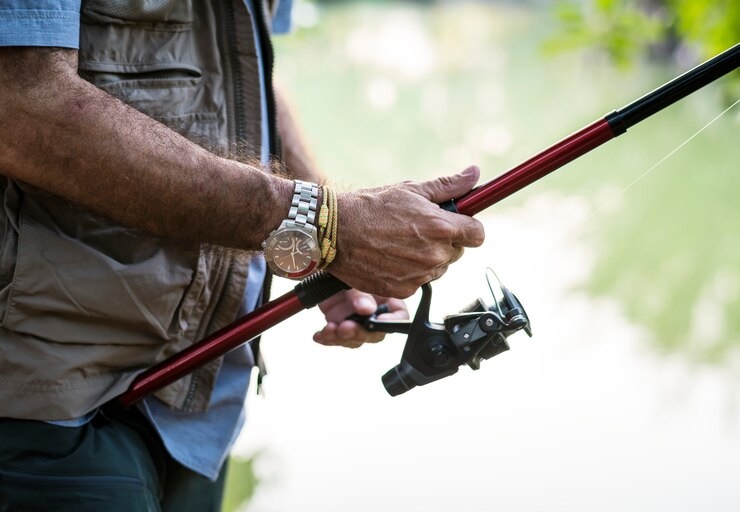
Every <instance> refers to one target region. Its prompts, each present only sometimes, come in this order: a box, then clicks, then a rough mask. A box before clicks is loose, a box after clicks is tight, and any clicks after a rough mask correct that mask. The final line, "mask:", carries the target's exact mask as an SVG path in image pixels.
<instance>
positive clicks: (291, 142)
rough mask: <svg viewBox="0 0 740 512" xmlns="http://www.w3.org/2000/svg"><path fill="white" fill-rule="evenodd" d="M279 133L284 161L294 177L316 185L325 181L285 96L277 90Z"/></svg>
mask: <svg viewBox="0 0 740 512" xmlns="http://www.w3.org/2000/svg"><path fill="white" fill-rule="evenodd" d="M275 103H276V106H277V114H278V115H277V119H278V132H279V133H280V139H281V141H282V149H283V161H284V162H285V165H286V167H287V168H288V170H289V171H290V172H291V174H292V175H293V176H295V177H296V178H298V179H302V180H307V181H312V182H315V183H318V182H321V181H324V176H323V174H322V173H321V172H319V170H318V169H317V167H316V162H315V161H314V159H313V156H312V155H311V153H310V152H309V150H308V147H307V146H306V143H305V139H304V137H303V134H302V133H301V130H300V127H299V126H298V123H297V121H296V118H295V115H294V114H293V111H294V109H293V108H292V107H291V106H290V104H289V102H288V100H287V98H286V97H285V95H284V94H283V93H282V92H281V91H280V90H279V89H276V90H275Z"/></svg>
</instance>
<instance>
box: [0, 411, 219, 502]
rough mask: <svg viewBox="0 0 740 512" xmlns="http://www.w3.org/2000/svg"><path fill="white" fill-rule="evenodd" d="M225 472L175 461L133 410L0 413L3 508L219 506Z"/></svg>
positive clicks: (0, 476)
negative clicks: (52, 419)
mask: <svg viewBox="0 0 740 512" xmlns="http://www.w3.org/2000/svg"><path fill="white" fill-rule="evenodd" d="M225 473H226V469H225V468H224V469H223V470H222V471H221V476H220V477H219V479H218V480H217V481H216V482H211V481H210V480H209V479H207V478H205V477H203V476H201V475H198V474H197V473H194V472H192V471H190V470H188V469H186V468H185V467H183V466H182V465H180V464H178V463H177V462H175V461H174V460H172V458H171V457H170V456H169V455H168V454H167V452H166V451H165V449H164V446H163V445H162V442H161V441H160V440H159V438H158V436H157V434H156V432H155V431H154V429H153V428H152V427H151V426H150V425H149V423H148V422H147V420H146V419H145V418H144V417H143V416H142V415H141V413H139V412H138V411H135V410H131V411H119V412H115V413H112V412H111V413H108V414H103V413H98V415H97V416H96V417H95V418H94V419H93V420H92V421H91V422H89V423H88V424H86V425H84V426H81V427H77V428H69V427H59V426H55V425H49V424H48V423H43V422H39V421H25V420H12V419H5V418H0V512H39V511H47V510H48V511H54V512H57V511H58V512H67V511H69V512H72V511H74V512H118V511H121V512H123V511H126V512H140V511H141V512H143V511H147V512H148V511H153V512H174V511H178V512H187V511H198V512H218V511H220V510H221V498H222V494H223V486H224V485H223V484H224V480H225Z"/></svg>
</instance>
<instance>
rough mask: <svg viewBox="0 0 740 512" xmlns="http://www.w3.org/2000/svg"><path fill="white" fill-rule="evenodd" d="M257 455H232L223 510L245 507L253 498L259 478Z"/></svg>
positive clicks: (226, 511)
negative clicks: (245, 456)
mask: <svg viewBox="0 0 740 512" xmlns="http://www.w3.org/2000/svg"><path fill="white" fill-rule="evenodd" d="M254 461H255V457H252V458H249V459H242V458H239V457H231V458H230V459H229V469H228V473H227V475H226V492H225V495H224V501H223V504H222V507H221V510H222V511H223V512H235V511H237V510H240V509H243V508H244V507H245V506H246V505H247V504H248V503H249V500H251V499H252V496H253V495H254V491H255V489H256V488H257V484H259V479H258V478H257V476H256V474H255V472H254Z"/></svg>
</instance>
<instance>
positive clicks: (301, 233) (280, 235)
mask: <svg viewBox="0 0 740 512" xmlns="http://www.w3.org/2000/svg"><path fill="white" fill-rule="evenodd" d="M318 201H319V186H318V185H316V184H315V183H309V182H306V181H301V180H295V191H294V192H293V200H292V201H291V205H290V210H289V211H288V218H287V219H285V220H284V221H283V222H282V223H281V224H280V226H279V227H278V228H277V229H276V230H275V231H273V232H272V233H270V234H269V235H268V237H267V239H266V240H265V241H264V242H262V248H263V249H264V251H265V260H267V264H268V265H269V266H270V270H272V271H273V272H274V273H275V274H276V275H278V276H281V277H287V278H289V279H300V278H302V277H306V276H307V275H309V274H311V273H312V272H313V271H314V270H315V269H316V267H317V266H318V264H319V262H320V261H321V248H320V247H319V237H318V233H317V231H316V224H315V222H316V209H317V208H318Z"/></svg>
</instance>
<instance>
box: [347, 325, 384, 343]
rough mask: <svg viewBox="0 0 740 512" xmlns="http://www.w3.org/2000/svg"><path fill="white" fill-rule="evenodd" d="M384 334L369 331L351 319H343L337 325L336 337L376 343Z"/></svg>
mask: <svg viewBox="0 0 740 512" xmlns="http://www.w3.org/2000/svg"><path fill="white" fill-rule="evenodd" d="M384 336H385V335H384V334H383V333H380V332H369V331H366V330H365V329H362V328H361V327H360V326H359V325H358V324H356V323H355V322H352V321H349V320H347V321H345V322H342V323H341V324H339V326H338V327H337V337H338V338H339V339H340V340H342V341H358V342H362V343H377V342H378V341H381V340H382V339H383V337H384Z"/></svg>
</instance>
